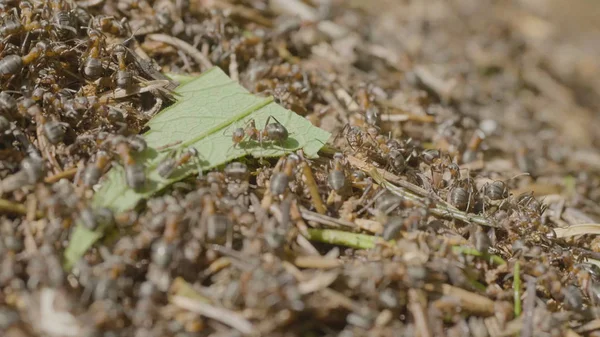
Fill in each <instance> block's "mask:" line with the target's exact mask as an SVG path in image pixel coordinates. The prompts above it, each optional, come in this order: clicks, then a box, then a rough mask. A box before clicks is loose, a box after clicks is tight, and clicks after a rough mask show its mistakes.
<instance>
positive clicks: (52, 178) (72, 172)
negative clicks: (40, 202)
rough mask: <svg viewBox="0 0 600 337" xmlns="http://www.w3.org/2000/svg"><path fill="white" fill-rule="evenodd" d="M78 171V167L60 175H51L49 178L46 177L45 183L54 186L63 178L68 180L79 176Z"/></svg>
mask: <svg viewBox="0 0 600 337" xmlns="http://www.w3.org/2000/svg"><path fill="white" fill-rule="evenodd" d="M77 170H79V168H78V167H71V168H70V169H67V170H64V171H62V172H59V173H57V174H55V175H51V176H49V177H46V178H45V179H44V182H45V183H46V184H53V183H55V182H57V181H59V180H61V179H63V178H66V179H70V178H73V177H74V176H75V174H77Z"/></svg>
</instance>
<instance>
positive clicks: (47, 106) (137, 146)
mask: <svg viewBox="0 0 600 337" xmlns="http://www.w3.org/2000/svg"><path fill="white" fill-rule="evenodd" d="M382 1H383V0H382ZM279 2H281V1H262V0H258V1H212V2H211V1H186V0H181V1H179V0H177V1H169V0H156V1H152V0H126V1H110V0H106V1H105V0H85V1H70V0H30V1H28V0H22V1H14V0H0V290H1V291H0V334H1V335H2V336H12V337H15V336H57V337H58V336H90V337H91V336H106V337H108V336H139V337H142V336H157V337H158V336H178V337H183V336H421V337H428V336H474V337H484V336H492V337H494V336H510V335H516V334H520V335H521V336H566V335H568V336H584V335H585V336H597V334H595V333H596V332H595V331H594V329H596V328H595V327H596V325H597V320H595V318H596V317H597V316H598V315H599V314H600V311H598V306H597V304H598V301H600V270H598V265H597V264H596V263H597V261H598V260H597V259H599V258H600V257H599V255H598V249H599V248H598V247H600V246H599V245H598V241H597V239H594V238H593V237H588V236H579V237H575V238H567V239H565V238H563V237H564V236H565V235H559V234H560V233H564V232H561V231H560V228H559V227H565V225H573V224H577V223H588V224H589V223H594V222H597V221H594V219H595V217H596V216H597V215H599V214H598V213H596V212H598V211H597V206H594V205H595V203H594V202H597V201H598V191H599V190H600V188H599V186H600V183H598V181H599V180H598V177H597V176H596V175H595V173H594V172H593V171H592V170H585V169H582V170H581V173H579V175H577V176H576V177H575V178H573V179H572V180H573V182H572V184H571V185H572V186H571V192H570V193H568V197H564V196H563V194H564V193H563V194H561V193H558V192H556V191H555V190H551V192H547V193H545V192H543V188H544V187H548V186H551V187H552V186H554V184H553V183H552V181H556V177H557V176H560V175H561V174H563V173H564V172H566V169H565V170H564V171H561V170H560V169H557V168H556V167H557V166H556V163H558V164H560V163H563V162H564V160H565V159H564V155H561V154H560V153H564V152H568V150H564V149H563V151H562V152H561V151H558V150H557V151H558V152H557V153H558V154H557V153H550V151H549V150H547V149H545V148H543V147H540V146H537V145H536V144H533V142H530V141H531V138H529V137H530V136H531V135H530V134H529V133H527V135H524V134H523V132H521V133H519V132H517V131H515V132H512V131H511V130H510V126H509V125H508V124H506V125H505V129H503V128H502V126H500V125H499V124H500V121H499V120H498V119H494V118H498V117H497V116H498V115H500V114H498V113H496V115H494V113H491V112H481V113H480V114H479V113H478V112H477V111H476V110H477V109H479V108H481V106H488V107H491V108H490V109H492V110H493V109H495V108H499V109H500V108H501V109H505V110H509V108H511V107H512V108H513V110H514V109H517V110H518V108H519V107H517V108H515V107H514V104H513V103H514V101H515V100H516V98H515V96H512V95H522V96H518V97H520V98H523V100H524V101H525V100H527V102H528V104H530V106H529V107H528V109H530V110H535V109H533V108H532V107H533V106H534V104H536V103H535V102H538V101H539V100H541V99H540V98H547V96H548V92H546V91H544V90H545V88H547V87H544V86H543V85H541V84H539V83H538V82H535V80H530V82H527V83H525V84H523V83H521V82H519V81H521V80H523V78H525V77H527V76H526V75H527V74H526V73H525V72H524V71H523V70H526V67H529V66H531V64H530V63H531V60H532V59H534V58H536V57H537V58H539V59H540V60H543V57H544V56H543V55H542V53H539V51H538V50H536V49H535V48H534V47H532V46H530V45H529V44H528V43H527V41H521V40H519V41H517V42H515V41H514V40H513V39H518V38H517V37H515V36H512V35H511V34H507V33H502V34H500V33H498V32H497V31H495V30H491V31H490V30H488V29H487V28H486V29H484V27H480V26H479V25H480V23H479V21H473V22H471V21H469V22H470V24H471V26H470V27H471V28H472V29H476V30H478V31H479V32H481V34H491V35H492V36H490V37H489V39H492V40H494V41H496V43H498V44H499V45H500V46H499V47H497V48H496V49H494V48H490V51H487V50H486V51H483V50H484V49H485V46H480V45H478V44H477V43H476V42H474V43H473V44H469V46H468V48H462V47H460V48H459V47H458V44H457V47H449V48H448V49H447V50H441V49H444V48H442V47H438V46H437V45H436V43H438V42H439V39H443V38H448V36H447V35H446V34H449V33H448V32H446V31H445V29H442V28H440V27H430V26H431V25H432V23H431V22H430V21H429V19H427V18H424V17H421V16H419V15H414V13H412V12H411V11H412V10H413V9H411V8H412V7H409V8H404V10H400V12H402V13H405V14H398V13H395V14H393V13H392V12H389V13H381V12H379V13H373V12H371V11H370V9H369V8H361V7H360V6H358V5H357V6H354V5H346V4H343V5H342V4H340V5H339V6H331V4H329V5H327V3H329V2H327V1H324V2H322V4H320V5H319V3H320V2H318V1H299V0H293V1H289V3H287V5H289V6H290V8H294V9H286V8H287V7H286V6H283V7H285V8H283V7H282V6H279V7H278V6H277V3H279ZM383 2H385V1H383ZM488 5H489V4H488ZM398 6H401V5H398ZM402 6H404V5H402ZM473 6H474V7H469V6H467V5H466V4H458V3H456V4H450V3H444V4H443V5H441V7H440V11H441V12H440V13H443V14H444V15H445V16H444V15H443V17H447V18H455V17H456V16H457V15H458V14H457V13H463V12H465V11H474V10H481V9H482V8H483V9H485V8H487V7H485V6H486V5H485V4H483V2H482V4H481V5H473ZM478 6H483V7H478ZM489 6H491V5H489ZM466 7H469V8H468V9H467V8H466ZM492 12H493V10H491V11H486V12H485V13H486V14H485V15H492V14H490V13H492ZM297 13H303V14H301V16H302V15H303V16H304V17H302V19H298V18H297V16H296V14H297ZM449 13H452V14H449ZM482 13H483V12H482ZM409 14H410V15H409ZM386 15H408V17H404V19H403V20H406V21H407V22H412V24H410V25H408V26H410V27H409V28H402V29H403V30H402V34H406V36H412V37H415V38H419V39H421V38H423V39H424V40H423V41H425V42H422V44H417V43H416V42H414V41H416V40H414V41H413V40H411V41H413V42H414V43H413V42H410V43H409V42H406V43H405V44H403V46H404V47H403V48H404V50H403V51H398V50H394V49H393V48H391V47H390V48H387V49H386V47H384V46H383V44H384V43H383V44H382V43H381V41H380V39H381V38H380V37H379V36H389V35H385V34H386V29H389V27H386V26H385V25H384V24H383V23H382V22H384V20H379V19H380V18H383V17H384V16H386ZM460 15H462V14H460ZM482 15H483V14H482ZM491 17H492V18H493V20H496V21H494V22H496V23H497V25H498V27H499V28H498V31H502V32H511V31H512V29H515V28H514V26H511V25H509V24H508V23H507V22H505V21H498V20H497V18H495V17H494V16H493V15H492V16H491ZM455 19H456V18H455ZM455 19H447V20H449V21H450V22H452V23H454V24H457V23H456V22H455V21H452V20H455ZM456 20H459V19H456ZM460 20H462V19H460ZM469 20H470V19H469ZM400 21H401V20H395V21H394V22H400ZM460 24H461V25H463V22H460ZM367 27H368V28H367ZM394 27H396V26H394ZM415 27H419V28H418V29H417V28H415ZM423 27H429V28H423ZM485 27H487V24H486V25H485ZM396 28H398V27H396ZM363 29H364V30H363ZM367 30H368V32H367ZM430 30H431V32H430V33H427V32H429V31H430ZM426 31H427V32H426ZM484 31H485V33H483V32H484ZM388 33H389V32H388ZM394 33H397V31H394ZM427 34H431V36H429V35H427ZM411 43H412V44H411ZM430 44H433V45H434V46H433V47H432V46H431V45H430ZM419 46H422V48H423V50H422V51H421V52H416V51H414V49H415V48H421V47H419ZM430 47H431V50H429V49H428V48H430ZM478 48H479V49H478ZM502 48H504V49H507V50H509V51H508V52H511V53H513V54H514V55H524V56H519V60H518V61H517V62H516V64H511V66H510V67H509V66H506V67H505V65H503V64H496V63H494V62H500V61H498V60H497V59H496V61H489V60H488V59H487V58H486V57H487V56H486V55H488V54H485V53H493V51H494V50H498V49H502ZM504 49H502V50H504ZM465 50H466V51H465ZM523 50H526V51H527V52H524V51H523ZM432 51H435V52H432ZM413 52H415V53H417V54H416V55H417V56H416V55H412V54H411V53H413ZM452 52H456V54H457V55H462V54H461V53H467V54H468V55H467V56H468V57H470V58H472V59H474V60H475V61H474V62H478V66H479V67H480V68H481V69H471V68H469V67H466V68H464V67H463V68H461V67H462V66H460V65H455V64H453V65H452V66H450V65H448V68H449V69H452V70H451V71H449V73H450V74H453V75H448V76H458V77H460V76H462V79H463V80H464V83H462V82H461V83H462V84H463V85H464V88H462V89H463V91H461V93H462V92H464V93H468V94H464V95H462V96H460V95H459V94H456V93H455V92H454V91H452V90H450V89H448V88H451V87H453V86H451V85H447V83H443V80H442V79H440V78H438V77H437V76H439V75H437V74H436V73H435V72H433V71H431V70H429V69H426V68H423V67H417V66H415V65H414V64H413V62H415V60H416V59H418V58H419V57H423V58H424V59H427V60H429V61H431V60H433V61H432V63H436V62H439V60H445V59H444V57H448V60H449V59H450V58H451V57H454V56H453V54H452ZM447 53H448V54H447ZM434 54H435V55H434ZM490 57H491V56H490ZM501 60H502V59H501ZM486 62H487V63H486ZM507 62H508V61H507ZM450 63H451V62H450V61H448V64H450ZM540 63H541V64H545V63H544V62H540ZM456 64H460V62H456ZM517 64H518V65H517ZM210 66H218V67H220V68H222V69H223V70H225V71H226V72H227V73H228V74H229V75H230V76H231V77H232V78H233V79H235V80H237V81H239V83H240V84H242V85H243V86H245V87H246V88H247V89H248V90H250V91H251V92H252V93H254V94H257V95H272V96H273V97H274V99H275V101H276V102H277V103H278V104H280V105H282V106H284V107H285V108H288V109H290V110H292V111H294V112H295V113H297V114H299V115H302V116H304V117H306V118H307V120H309V121H311V122H312V123H313V124H315V125H316V126H319V127H322V128H324V129H326V130H327V131H330V132H332V133H333V134H334V137H332V139H330V141H329V142H328V143H327V144H324V146H323V148H322V150H321V151H320V153H319V158H316V159H315V158H306V157H305V155H304V153H303V152H302V150H299V151H296V152H293V153H292V152H290V153H286V154H285V155H284V156H282V157H281V158H275V159H273V158H252V157H250V156H247V157H245V158H242V159H241V160H238V161H233V162H230V163H227V164H225V165H224V166H223V167H220V168H217V169H214V170H211V171H208V172H202V169H201V168H200V169H199V174H198V175H194V176H190V177H188V178H186V179H183V180H181V181H178V182H177V183H174V184H172V185H170V186H169V187H168V188H167V189H165V190H164V191H161V192H160V193H159V194H157V195H154V196H152V197H150V198H148V199H147V200H145V201H144V202H142V203H141V204H140V205H138V207H136V208H135V209H132V210H129V211H125V212H121V213H117V212H114V211H113V210H111V209H108V208H103V207H97V206H95V205H94V204H93V203H92V202H91V200H92V197H93V195H94V193H95V190H97V186H98V185H99V184H102V183H103V182H104V177H105V174H106V172H108V171H109V170H110V169H111V167H114V166H119V165H120V166H123V167H124V175H125V179H124V181H125V183H126V184H127V185H128V187H129V188H131V189H134V190H140V189H142V188H143V187H144V186H145V184H147V174H148V170H149V169H150V168H148V167H145V166H144V163H143V162H139V160H137V159H136V158H138V157H139V156H138V154H139V153H141V152H143V151H145V150H146V149H147V144H146V142H145V141H144V138H143V136H141V134H142V133H143V132H144V131H145V130H144V125H145V123H146V122H148V121H149V120H150V119H151V118H152V117H153V116H154V115H155V114H156V113H158V112H159V111H160V110H161V109H162V108H164V107H166V106H168V105H169V104H172V103H173V102H174V100H175V97H174V95H173V90H174V89H175V88H176V86H177V83H175V82H174V81H172V80H170V79H169V78H168V77H166V76H165V75H164V74H163V73H164V72H182V73H200V72H202V71H204V70H207V69H208V67H210ZM454 66H456V68H453V67H454ZM545 66H548V67H551V65H545ZM519 67H523V69H521V68H519ZM459 68H460V69H459ZM498 68H500V70H498ZM513 68H518V71H515V72H514V73H513V72H511V71H513V70H514V69H513ZM502 69H505V72H504V73H502V75H501V76H500V75H498V76H499V77H494V76H496V74H498V73H500V72H501V70H502ZM457 74H458V75H457ZM548 77H552V78H560V76H559V75H556V74H553V75H552V76H548ZM553 81H559V80H553ZM484 83H485V85H483V84H484ZM536 83H537V84H538V85H539V86H538V87H536V89H535V90H534V89H531V88H533V87H535V86H536ZM479 84H482V85H479ZM556 85H558V84H556V83H555V87H556ZM506 88H510V90H508V89H506ZM525 91H526V93H523V92H525ZM551 92H555V91H551ZM536 95H537V96H536ZM534 96H535V98H536V99H538V101H536V100H534V99H533V98H532V97H534ZM523 110H525V109H523ZM503 111H504V110H503ZM519 111H521V110H519ZM523 115H525V114H523ZM490 116H495V117H490ZM523 118H526V122H529V123H531V125H537V124H536V123H537V122H536V121H537V120H538V119H536V118H537V117H536V116H535V115H531V116H527V117H523ZM527 118H528V119H527ZM540 123H541V122H540ZM532 128H533V127H532ZM543 128H545V126H544V127H542V129H543ZM536 130H537V129H536ZM502 132H506V133H507V135H508V136H506V137H503V135H502ZM531 132H534V131H531ZM535 132H538V131H535ZM551 132H552V131H551V130H550V131H549V130H548V129H544V130H542V131H539V134H537V135H538V136H539V137H542V136H543V137H546V138H545V139H547V138H548V134H551ZM292 133H293V130H288V129H287V128H286V127H285V126H284V125H283V124H281V123H280V122H279V121H278V120H277V119H276V118H275V117H273V116H270V117H269V118H268V119H267V120H266V122H265V124H264V125H258V124H257V122H256V121H255V120H253V119H250V120H248V121H247V122H246V123H245V124H244V125H243V126H242V127H239V128H235V129H234V130H233V131H232V132H231V147H232V148H233V147H240V148H248V147H255V146H258V147H261V146H266V145H273V146H277V145H281V144H282V143H284V142H285V141H286V140H287V139H288V137H290V134H292ZM513 136H514V138H515V139H517V140H515V141H506V139H508V138H511V137H513ZM533 137H535V135H534V136H533ZM556 138H557V137H556ZM558 142H560V141H557V142H556V143H554V144H555V145H556V147H558V146H559V144H558ZM157 150H158V149H157ZM165 151H169V154H168V155H167V156H166V157H165V159H164V161H162V162H161V163H160V164H159V165H158V166H157V167H155V168H152V169H155V170H157V172H158V175H159V176H160V177H161V178H163V179H169V178H170V177H173V176H174V175H176V173H177V172H178V170H179V169H180V168H182V167H183V166H186V165H197V166H198V167H201V165H199V162H200V161H201V160H202V158H201V156H200V155H199V151H198V149H195V148H192V147H190V148H185V149H183V150H179V151H171V150H169V149H168V146H166V149H165ZM544 151H545V152H544ZM498 152H502V153H511V156H509V157H510V158H509V159H506V158H504V161H498V160H496V162H495V163H496V164H488V163H490V162H492V163H493V159H494V156H495V154H497V153H498ZM546 152H548V153H546ZM512 154H514V155H512ZM561 156H562V157H561ZM505 157H506V156H505ZM513 157H514V158H513ZM496 159H497V158H496ZM494 165H496V166H494ZM544 165H546V167H548V169H547V170H544V169H543V166H544ZM553 179H554V180H553ZM565 185H566V183H565ZM539 190H542V192H539ZM539 195H546V196H547V197H546V199H542V198H539ZM76 224H82V225H83V227H84V228H85V230H89V231H101V232H102V233H105V235H104V237H102V239H101V240H99V241H98V242H97V243H96V244H95V245H94V246H93V247H92V249H90V250H89V251H87V252H84V253H83V255H82V257H81V259H79V261H77V262H76V263H75V265H74V266H70V267H69V268H67V267H66V266H65V263H64V252H65V249H66V247H67V246H68V245H69V243H70V240H71V239H72V236H73V232H74V231H75V228H76V227H77V226H76Z"/></svg>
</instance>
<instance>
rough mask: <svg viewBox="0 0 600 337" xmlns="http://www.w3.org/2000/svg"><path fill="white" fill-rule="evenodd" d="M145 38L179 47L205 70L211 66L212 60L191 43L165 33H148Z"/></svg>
mask: <svg viewBox="0 0 600 337" xmlns="http://www.w3.org/2000/svg"><path fill="white" fill-rule="evenodd" d="M147 38H149V39H151V40H154V41H158V42H162V43H166V44H169V45H171V46H174V47H176V48H179V49H181V50H182V51H183V52H184V53H186V54H188V55H189V56H190V57H191V58H193V59H194V61H195V62H196V63H198V64H199V65H201V66H202V67H203V68H204V69H205V70H206V69H209V68H210V67H212V66H213V65H212V62H210V60H209V59H208V58H207V57H206V56H205V55H204V54H202V53H201V52H200V51H199V50H198V49H196V48H194V46H192V45H191V44H189V43H187V42H185V41H183V40H181V39H178V38H176V37H173V36H169V35H165V34H150V35H148V36H147Z"/></svg>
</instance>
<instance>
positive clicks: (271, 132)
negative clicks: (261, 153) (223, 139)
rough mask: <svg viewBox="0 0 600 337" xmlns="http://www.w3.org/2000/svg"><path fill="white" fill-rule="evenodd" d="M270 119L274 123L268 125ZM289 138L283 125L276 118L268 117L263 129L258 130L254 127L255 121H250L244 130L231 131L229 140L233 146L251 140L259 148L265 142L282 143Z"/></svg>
mask: <svg viewBox="0 0 600 337" xmlns="http://www.w3.org/2000/svg"><path fill="white" fill-rule="evenodd" d="M271 118H272V119H273V120H274V121H275V122H273V123H269V122H270V121H271ZM288 137H289V132H288V130H287V129H286V127H285V126H283V124H281V123H280V122H279V121H278V120H277V118H275V117H273V116H269V117H268V118H267V121H266V122H265V127H264V128H263V129H262V130H259V129H258V128H257V127H256V121H255V120H254V119H250V120H249V121H248V122H247V123H246V126H245V127H244V128H237V129H235V130H234V131H233V134H232V137H231V140H232V141H233V146H234V147H235V146H237V145H238V144H241V143H242V142H244V141H245V140H252V141H256V142H258V143H259V144H260V145H261V146H262V144H263V142H265V141H271V142H278V143H282V142H284V141H286V140H287V139H288Z"/></svg>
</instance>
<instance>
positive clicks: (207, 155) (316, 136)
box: [66, 67, 330, 265]
mask: <svg viewBox="0 0 600 337" xmlns="http://www.w3.org/2000/svg"><path fill="white" fill-rule="evenodd" d="M182 82H185V83H184V84H182V85H180V86H179V87H178V88H177V89H176V90H175V92H176V93H177V94H179V95H180V96H179V99H178V101H177V102H176V103H175V104H173V105H172V106H170V107H168V108H167V109H165V110H163V111H161V112H160V113H159V114H157V115H156V116H154V117H153V118H152V120H150V122H149V123H148V124H147V127H149V128H150V130H149V131H148V132H146V133H145V134H144V138H145V140H146V142H147V144H148V149H147V150H146V151H144V152H143V153H141V154H139V155H138V156H137V158H136V159H137V160H138V162H139V163H144V165H145V167H146V175H147V178H148V183H147V184H146V187H145V188H144V189H142V190H140V191H134V190H132V189H130V188H129V187H128V186H127V183H126V181H125V174H124V169H123V167H122V166H120V165H115V166H114V167H113V168H112V169H111V170H110V171H109V172H108V173H107V174H106V177H105V179H104V181H103V183H102V186H101V187H100V189H99V190H98V192H97V193H96V194H95V196H94V198H93V200H92V205H93V206H94V207H106V208H109V209H111V210H112V211H113V212H115V213H119V212H123V211H127V210H130V209H133V208H134V207H135V206H136V205H137V204H138V202H139V201H140V200H142V199H145V198H147V197H149V196H151V195H152V194H154V193H156V192H158V191H160V190H162V189H164V188H166V187H167V186H169V185H171V184H173V183H174V182H177V181H179V180H181V179H184V178H185V177H187V176H190V175H192V174H196V173H197V171H198V165H193V164H189V165H185V166H183V167H181V168H179V169H177V170H176V171H175V172H174V174H173V175H172V176H171V177H170V178H169V179H163V178H161V177H160V176H159V175H158V173H157V171H156V167H157V166H158V165H159V163H160V162H161V161H162V160H164V159H165V158H166V157H167V156H168V155H170V152H171V151H183V150H184V149H186V148H188V147H194V148H195V149H196V150H197V151H198V152H199V154H200V155H199V159H200V160H199V162H200V166H201V167H200V168H201V170H202V171H205V170H208V169H211V168H214V167H217V166H220V165H223V164H224V163H226V162H228V161H231V160H233V159H236V158H240V157H243V156H246V155H252V156H254V157H279V156H282V155H284V154H286V153H289V152H291V151H295V150H298V149H301V148H302V149H303V150H304V154H305V156H306V157H308V158H312V157H316V156H317V152H318V151H319V149H320V148H321V147H322V146H323V145H324V144H325V142H326V141H327V139H329V137H330V134H329V133H328V132H326V131H324V130H322V129H319V128H317V127H314V126H313V125H312V124H311V123H310V122H309V121H308V120H306V119H305V118H303V117H301V116H298V115H296V114H295V113H294V112H292V111H290V110H287V109H284V108H283V107H281V106H279V105H277V104H275V103H274V102H273V98H272V97H268V98H264V97H258V96H254V95H252V94H250V93H249V92H248V91H247V90H246V89H244V88H243V87H242V86H240V85H239V84H238V83H237V82H235V81H233V80H231V79H230V78H229V77H228V76H227V75H226V74H225V73H224V72H223V71H222V70H221V69H219V68H216V67H215V68H211V69H209V70H207V71H206V72H204V73H203V74H202V75H200V76H199V77H197V78H195V79H194V80H191V81H182ZM270 116H272V117H274V118H276V119H277V120H278V121H279V122H280V123H281V124H283V125H284V126H285V127H286V128H287V130H288V132H289V138H288V140H286V141H285V142H283V143H282V144H275V143H272V142H264V143H263V144H258V143H256V142H244V146H243V147H242V146H238V147H233V142H232V139H231V135H232V133H233V130H234V129H235V128H238V127H243V126H244V125H245V124H246V123H247V122H248V121H249V120H250V119H254V120H255V122H256V126H257V127H258V128H261V129H262V128H263V127H264V125H265V122H266V121H267V119H268V118H269V117H270ZM271 122H273V120H271ZM169 144H177V145H175V146H172V147H170V148H169V149H168V150H166V151H157V150H155V149H156V148H160V147H164V146H166V145H169ZM81 235H88V234H86V233H84V232H80V231H75V232H74V233H73V236H72V238H71V242H70V243H69V244H70V245H77V246H79V245H81V243H78V242H79V241H81V242H86V243H87V244H88V246H91V244H93V242H95V240H88V239H87V238H86V237H81ZM96 240H97V239H96ZM90 242H91V243H90ZM69 248H70V247H69ZM80 251H83V252H85V250H83V249H77V252H80ZM81 255H82V254H71V255H70V256H66V258H67V259H68V260H69V261H70V262H69V263H70V264H71V265H72V263H74V262H75V261H76V259H78V258H80V257H81Z"/></svg>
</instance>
